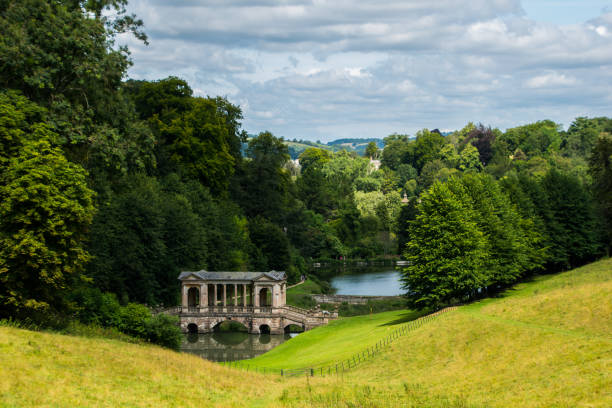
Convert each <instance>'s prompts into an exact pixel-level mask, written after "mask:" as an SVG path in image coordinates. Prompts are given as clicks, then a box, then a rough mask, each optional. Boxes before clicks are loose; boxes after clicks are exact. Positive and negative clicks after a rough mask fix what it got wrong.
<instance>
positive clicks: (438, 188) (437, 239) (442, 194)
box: [402, 178, 488, 309]
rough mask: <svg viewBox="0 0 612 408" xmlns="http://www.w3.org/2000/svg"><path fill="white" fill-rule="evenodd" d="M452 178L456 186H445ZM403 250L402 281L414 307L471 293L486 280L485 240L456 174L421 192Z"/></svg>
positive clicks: (463, 297) (434, 304) (440, 303)
mask: <svg viewBox="0 0 612 408" xmlns="http://www.w3.org/2000/svg"><path fill="white" fill-rule="evenodd" d="M449 183H452V184H454V185H455V188H453V189H451V188H449V186H448V184H449ZM417 211H418V212H417V215H416V219H415V220H414V221H413V222H412V224H411V226H410V233H409V235H410V241H409V242H408V243H407V245H406V250H405V252H404V256H405V257H406V259H407V260H408V261H409V262H410V264H409V266H408V267H407V268H406V269H404V272H403V277H402V282H403V284H404V288H405V289H406V290H407V296H408V299H409V302H410V304H411V305H412V306H413V307H416V308H419V309H422V308H427V307H433V308H435V307H439V306H440V305H443V304H446V303H448V302H450V301H452V300H463V299H466V298H468V297H469V296H473V295H474V294H475V293H476V291H477V290H478V288H481V287H484V286H485V284H486V283H487V271H486V269H485V267H486V260H487V256H488V252H487V240H486V236H485V234H484V232H483V231H482V230H481V229H480V228H479V226H478V214H477V212H476V211H474V210H473V209H472V207H471V199H470V197H469V195H468V193H467V191H465V189H464V188H463V186H462V185H461V183H460V182H459V181H458V180H457V179H456V178H452V179H451V180H449V182H448V183H440V182H438V181H436V182H435V183H434V184H433V186H432V187H431V189H429V190H428V191H427V192H426V193H424V194H423V195H422V196H421V203H420V204H419V205H418V209H417Z"/></svg>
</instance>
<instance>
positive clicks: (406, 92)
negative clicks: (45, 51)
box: [118, 0, 612, 142]
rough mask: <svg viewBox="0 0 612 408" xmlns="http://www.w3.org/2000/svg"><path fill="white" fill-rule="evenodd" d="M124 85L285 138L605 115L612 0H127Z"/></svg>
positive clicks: (610, 91)
mask: <svg viewBox="0 0 612 408" xmlns="http://www.w3.org/2000/svg"><path fill="white" fill-rule="evenodd" d="M128 12H130V13H135V14H136V15H137V16H138V17H139V18H141V19H142V20H143V21H144V24H145V31H146V33H147V34H148V36H149V42H150V44H149V45H148V46H145V45H144V44H142V43H140V42H138V41H137V40H135V39H134V38H131V37H129V36H122V37H120V38H119V41H118V43H120V44H125V45H128V47H129V49H130V51H131V53H132V55H131V56H132V59H133V62H134V65H133V66H132V67H131V68H130V70H129V77H130V78H134V79H147V80H157V79H161V78H165V77H168V76H170V75H173V76H178V77H180V78H183V79H185V80H187V81H188V83H189V84H190V86H191V88H192V89H193V90H194V94H195V95H198V96H206V95H209V96H217V95H220V96H224V97H226V98H227V99H228V100H229V101H230V102H232V103H234V104H237V105H239V106H240V107H241V108H242V111H243V115H244V120H243V128H244V129H245V130H247V132H249V133H259V132H261V131H264V130H268V131H271V132H272V133H274V134H275V135H276V136H282V137H285V138H286V139H294V138H297V139H306V140H312V141H315V140H321V141H324V142H325V141H330V140H334V139H338V138H346V137H349V138H369V137H380V138H382V137H385V136H387V135H389V134H392V133H401V134H409V135H414V134H415V133H416V132H417V131H418V130H419V129H423V128H428V129H435V128H437V129H440V130H442V131H450V130H455V129H460V128H462V127H463V126H465V125H466V124H467V123H468V122H474V123H483V124H484V125H490V126H492V127H497V128H500V129H502V130H505V129H507V128H509V127H514V126H519V125H522V124H526V123H531V122H535V121H537V120H543V119H551V120H553V121H555V122H557V123H559V124H561V125H563V127H564V128H567V126H568V125H569V124H570V123H571V122H572V120H573V119H574V118H575V117H578V116H588V117H595V116H612V0H607V1H599V0H582V1H576V0H574V1H572V0H523V1H520V0H470V1H459V0H435V1H431V0H386V1H384V2H383V1H380V0H360V1H356V0H278V1H274V0H170V1H168V0H130V4H129V6H128Z"/></svg>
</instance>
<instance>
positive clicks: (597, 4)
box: [522, 0, 612, 24]
mask: <svg viewBox="0 0 612 408" xmlns="http://www.w3.org/2000/svg"><path fill="white" fill-rule="evenodd" d="M522 6H523V9H524V10H525V12H526V14H527V16H528V17H530V18H533V19H534V20H537V21H543V22H549V23H554V24H573V23H583V22H585V21H588V20H590V19H592V18H593V17H594V16H598V15H599V14H601V13H602V11H604V10H606V8H608V9H610V8H612V1H606V0H583V1H579V0H523V1H522ZM608 11H612V10H608Z"/></svg>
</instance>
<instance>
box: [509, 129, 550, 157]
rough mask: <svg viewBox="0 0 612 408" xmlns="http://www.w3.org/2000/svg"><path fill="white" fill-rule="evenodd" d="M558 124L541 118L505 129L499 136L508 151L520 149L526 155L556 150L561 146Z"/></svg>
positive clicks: (530, 155)
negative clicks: (534, 121) (504, 142)
mask: <svg viewBox="0 0 612 408" xmlns="http://www.w3.org/2000/svg"><path fill="white" fill-rule="evenodd" d="M559 129H560V125H558V124H556V123H555V122H553V121H551V120H541V121H538V122H536V123H530V124H527V125H523V126H518V127H515V128H511V129H508V130H506V133H504V134H503V135H501V136H500V137H501V138H502V139H503V140H504V141H506V143H507V145H508V148H509V150H510V151H515V150H516V149H520V150H521V151H522V152H524V153H525V155H527V157H532V156H537V155H542V154H545V153H549V152H556V151H558V150H559V148H560V147H561V135H560V134H559Z"/></svg>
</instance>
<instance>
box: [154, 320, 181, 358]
mask: <svg viewBox="0 0 612 408" xmlns="http://www.w3.org/2000/svg"><path fill="white" fill-rule="evenodd" d="M145 327H146V330H147V340H149V341H150V342H151V343H155V344H158V345H160V346H163V347H168V348H171V349H174V350H178V349H179V347H180V345H181V341H182V338H183V335H182V334H181V330H180V329H179V327H178V317H176V316H169V315H165V314H158V315H156V316H153V317H150V318H148V319H147V320H146V321H145Z"/></svg>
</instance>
